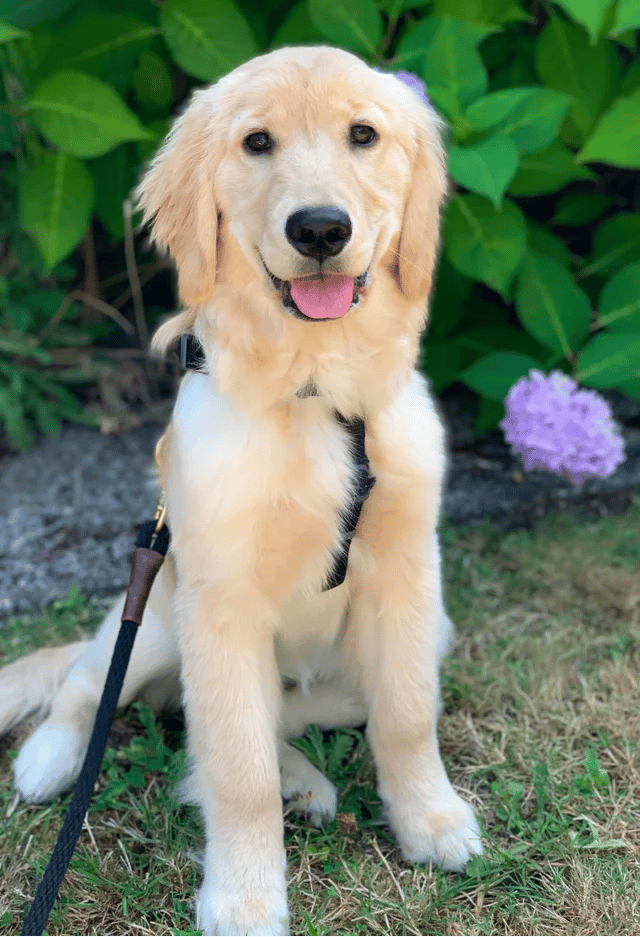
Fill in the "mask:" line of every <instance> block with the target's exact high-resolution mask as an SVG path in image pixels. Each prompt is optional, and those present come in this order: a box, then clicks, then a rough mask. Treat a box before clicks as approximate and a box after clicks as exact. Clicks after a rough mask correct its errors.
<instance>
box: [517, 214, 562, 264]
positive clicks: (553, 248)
mask: <svg viewBox="0 0 640 937" xmlns="http://www.w3.org/2000/svg"><path fill="white" fill-rule="evenodd" d="M527 231H528V236H527V243H528V244H529V247H530V248H531V249H532V250H534V251H537V252H538V253H539V254H544V255H545V256H546V257H551V258H552V259H553V260H556V261H557V262H558V263H559V264H561V266H563V267H566V268H567V270H568V269H569V268H570V267H571V252H570V251H569V248H568V247H567V245H566V244H565V243H564V241H563V240H561V239H560V238H559V237H558V236H557V234H552V233H551V231H547V229H546V228H543V227H542V225H540V224H537V223H536V222H535V221H532V220H531V218H527Z"/></svg>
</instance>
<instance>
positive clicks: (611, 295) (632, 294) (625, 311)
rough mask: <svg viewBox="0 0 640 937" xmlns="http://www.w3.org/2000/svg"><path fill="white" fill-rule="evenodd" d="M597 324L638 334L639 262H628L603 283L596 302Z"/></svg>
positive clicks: (639, 303) (639, 315)
mask: <svg viewBox="0 0 640 937" xmlns="http://www.w3.org/2000/svg"><path fill="white" fill-rule="evenodd" d="M598 325H606V326H607V327H608V328H609V329H613V330H615V331H616V332H637V333H639V334H640V263H637V264H629V266H628V267H624V268H623V269H622V270H620V272H619V273H616V274H614V276H612V277H611V279H610V280H608V281H607V282H606V283H605V285H604V288H603V290H602V293H601V294H600V302H599V303H598Z"/></svg>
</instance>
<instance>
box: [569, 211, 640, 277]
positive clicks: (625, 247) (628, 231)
mask: <svg viewBox="0 0 640 937" xmlns="http://www.w3.org/2000/svg"><path fill="white" fill-rule="evenodd" d="M636 260H640V215H638V214H635V213H633V214H631V213H630V214H625V213H621V214H619V215H615V216H614V217H613V218H608V219H607V220H606V221H603V223H602V224H601V225H600V227H599V228H598V230H597V231H596V233H595V235H594V238H593V249H592V251H591V256H590V257H589V264H588V266H587V267H585V268H584V269H583V270H582V271H581V272H580V276H582V277H586V276H591V275H592V274H594V273H597V274H599V275H600V276H603V277H606V276H611V274H612V273H616V272H617V271H618V270H620V269H621V268H622V267H624V266H626V264H629V263H632V262H633V261H636Z"/></svg>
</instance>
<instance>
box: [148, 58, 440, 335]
mask: <svg viewBox="0 0 640 937" xmlns="http://www.w3.org/2000/svg"><path fill="white" fill-rule="evenodd" d="M443 191H444V170H443V165H442V156H441V148H440V143H439V139H438V132H437V120H436V118H435V115H434V114H433V112H432V111H431V110H430V109H429V108H428V107H427V106H426V105H425V104H424V103H423V102H421V101H420V100H419V98H418V97H417V96H416V95H415V93H414V92H413V91H411V90H410V89H408V88H407V87H406V86H404V85H403V84H402V83H401V82H399V81H398V80H397V79H396V78H394V77H393V76H391V75H388V74H381V73H379V72H376V71H374V70H373V69H370V68H368V67H367V66H366V65H364V64H363V63H362V62H361V61H360V60H359V59H357V58H356V57H355V56H353V55H350V54H349V53H347V52H341V51H339V50H335V49H329V48H324V47H321V48H301V49H282V50H279V51H277V52H272V53H270V54H268V55H265V56H261V57H260V58H257V59H254V60H252V61H251V62H249V63H247V64H246V65H244V66H242V67H240V68H238V69H236V70H235V71H234V72H232V73H231V74H230V75H228V76H227V77H226V78H224V79H222V80H221V81H220V82H218V84H217V85H214V86H213V87H212V88H209V89H205V90H203V91H200V92H197V94H196V96H195V97H194V100H193V102H192V103H191V104H190V106H189V108H188V109H187V111H186V112H185V114H184V115H183V116H182V118H180V120H179V121H178V122H177V124H176V126H175V128H174V130H173V131H172V133H171V135H170V137H169V139H168V141H167V143H166V144H165V147H164V149H163V150H162V151H161V152H160V154H159V156H158V157H157V158H156V161H155V162H154V164H153V165H152V167H151V170H150V172H149V173H148V175H147V177H146V178H145V180H144V181H143V183H142V185H141V189H140V199H141V203H142V205H143V207H144V208H145V211H146V214H147V217H150V218H153V219H154V234H155V237H156V239H157V240H158V241H159V242H160V243H161V244H163V246H165V247H168V248H169V250H170V251H171V253H172V254H173V255H174V257H175V259H176V261H177V263H178V266H179V268H180V274H181V276H180V285H181V293H182V297H183V299H184V300H185V301H186V302H187V303H190V304H202V303H204V302H206V301H207V299H209V298H210V296H211V295H212V292H213V288H214V284H215V281H216V278H217V279H218V280H223V281H224V280H225V279H228V277H229V276H232V274H230V273H229V265H228V264H226V263H225V260H226V253H225V251H227V252H228V250H230V249H231V242H234V248H235V246H237V247H239V249H240V250H241V252H242V254H243V256H244V258H245V260H246V262H247V263H248V264H249V266H250V268H251V271H252V273H253V275H254V276H255V278H256V279H257V281H258V283H259V284H260V285H261V287H262V288H263V289H264V290H265V291H268V293H269V294H270V295H271V296H272V298H273V300H274V302H276V303H277V304H278V306H279V308H280V309H281V310H282V312H283V314H288V315H293V316H295V317H296V318H299V319H303V320H307V321H313V320H316V321H317V320H327V319H338V318H342V317H343V316H345V315H346V314H348V313H349V312H350V311H351V310H353V309H354V307H357V305H358V304H359V303H360V302H361V301H366V296H367V293H368V290H369V288H370V286H371V284H372V282H373V280H374V279H375V277H376V275H377V272H378V269H379V267H380V265H381V263H383V262H384V263H385V264H386V266H387V267H389V268H390V269H391V270H392V272H393V275H395V276H396V278H397V282H398V287H399V289H400V290H401V291H402V292H403V293H404V294H405V295H406V296H408V297H409V298H410V299H416V300H417V299H422V300H424V297H425V296H426V293H427V292H428V289H429V287H430V283H431V271H432V267H433V261H434V254H435V248H436V242H437V225H438V209H439V205H440V203H441V200H442V197H443ZM220 232H224V235H223V243H222V250H220V251H218V253H217V256H216V246H217V242H218V240H219V237H220ZM225 239H226V241H225ZM245 275H246V273H245Z"/></svg>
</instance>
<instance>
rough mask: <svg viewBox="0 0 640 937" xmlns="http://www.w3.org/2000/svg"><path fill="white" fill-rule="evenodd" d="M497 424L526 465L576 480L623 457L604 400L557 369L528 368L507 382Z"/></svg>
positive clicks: (602, 472)
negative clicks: (511, 382)
mask: <svg viewBox="0 0 640 937" xmlns="http://www.w3.org/2000/svg"><path fill="white" fill-rule="evenodd" d="M505 410H506V415H505V418H504V419H503V420H502V422H501V423H500V427H501V428H502V430H503V431H504V435H505V438H506V440H507V442H508V443H509V445H510V446H511V448H512V449H513V451H514V452H515V453H517V454H518V455H519V456H520V457H521V459H522V461H523V463H524V467H525V469H527V470H531V469H548V470H549V471H551V472H555V473H556V474H558V475H563V476H564V477H565V478H568V479H569V481H571V482H573V484H574V485H579V484H580V483H581V482H583V481H584V480H585V478H590V477H592V476H599V477H600V478H605V477H606V476H607V475H611V473H612V472H614V471H615V470H616V468H617V467H618V466H619V465H620V463H621V462H623V461H624V441H623V439H622V437H621V436H620V434H619V432H618V430H617V427H616V425H615V423H614V422H613V419H612V417H611V409H610V407H609V404H608V403H607V402H606V401H605V400H603V399H602V397H600V396H599V395H598V394H597V393H596V392H595V391H593V390H584V389H578V385H577V384H576V382H575V381H573V380H572V379H571V378H570V377H567V375H566V374H563V373H562V372H561V371H552V372H551V374H549V375H548V376H547V375H545V374H543V373H542V372H541V371H537V370H536V369H535V368H533V369H532V370H531V371H530V372H529V374H528V376H527V377H521V378H520V380H518V381H516V383H515V384H514V385H513V386H512V387H511V389H510V390H509V393H508V394H507V398H506V400H505Z"/></svg>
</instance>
